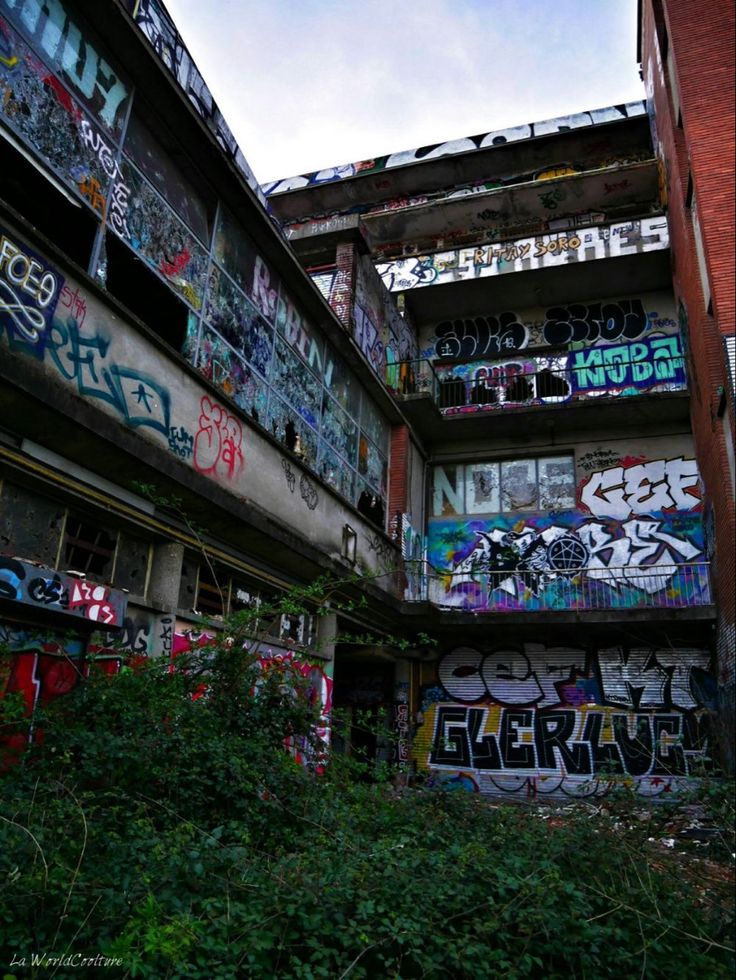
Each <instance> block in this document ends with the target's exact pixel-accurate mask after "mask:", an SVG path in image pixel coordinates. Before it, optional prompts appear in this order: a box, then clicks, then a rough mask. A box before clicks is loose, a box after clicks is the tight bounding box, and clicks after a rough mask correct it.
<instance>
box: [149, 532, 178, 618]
mask: <svg viewBox="0 0 736 980" xmlns="http://www.w3.org/2000/svg"><path fill="white" fill-rule="evenodd" d="M183 563H184V545H183V544H177V543H176V542H175V541H165V542H164V543H163V544H158V545H155V546H154V549H153V561H152V562H151V574H150V576H149V579H148V598H149V599H150V600H151V602H155V603H157V604H160V605H162V606H164V608H165V609H167V610H169V611H170V612H171V613H172V614H175V613H176V610H177V608H178V606H179V583H180V582H181V569H182V565H183Z"/></svg>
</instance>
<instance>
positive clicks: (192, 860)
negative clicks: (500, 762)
mask: <svg viewBox="0 0 736 980" xmlns="http://www.w3.org/2000/svg"><path fill="white" fill-rule="evenodd" d="M291 601H292V603H295V605H294V607H295V608H296V607H298V606H299V602H300V601H301V600H299V601H295V600H291ZM261 615H262V611H261ZM241 626H242V623H241V624H237V623H236V624H230V631H229V634H228V631H226V633H223V634H222V635H223V637H227V636H228V635H229V638H225V639H223V641H222V642H221V643H220V645H219V646H217V647H213V648H212V649H208V650H205V651H199V652H196V653H193V654H192V655H191V656H187V657H185V658H180V659H179V660H178V661H177V669H176V670H175V671H171V670H170V668H169V665H168V664H165V663H163V662H160V661H159V662H156V661H154V662H148V663H143V664H138V665H137V666H135V667H134V668H133V667H126V668H124V669H123V671H122V673H120V674H118V675H117V676H113V677H110V676H107V675H103V674H102V673H96V672H95V671H94V670H93V671H92V673H91V676H90V677H89V679H88V680H86V681H85V682H84V683H80V684H79V685H78V687H77V689H76V691H75V693H73V694H72V695H70V696H68V697H65V698H61V699H59V700H58V701H56V702H55V703H53V704H52V705H51V706H50V708H49V710H48V711H47V712H45V714H44V715H43V717H41V716H40V715H39V716H38V717H37V718H36V719H35V721H34V723H35V724H36V726H37V730H40V731H41V733H42V736H43V737H42V739H37V744H36V745H35V747H34V748H32V749H31V750H30V751H28V752H27V753H25V754H24V757H23V759H22V761H21V762H20V763H19V764H18V765H15V766H13V767H10V768H9V769H8V770H7V771H6V772H5V774H4V775H3V776H0V789H1V793H0V796H1V801H2V802H1V803H0V963H2V964H3V969H2V970H0V975H2V974H3V973H4V974H5V975H6V976H17V977H19V978H20V977H22V976H38V977H42V976H43V977H46V976H51V975H53V976H55V977H59V978H64V977H67V976H69V977H71V976H74V977H79V976H83V975H85V971H84V969H80V968H78V967H76V968H75V967H66V966H63V965H62V966H58V967H55V966H52V967H42V966H41V967H33V966H32V965H31V955H32V954H34V953H35V954H43V953H45V954H47V956H49V957H51V956H60V957H64V956H70V955H73V954H82V955H86V956H94V955H95V954H98V953H99V954H103V955H106V956H108V957H117V958H119V959H120V961H121V963H122V965H121V966H119V967H113V968H108V969H105V970H104V971H103V970H100V969H95V968H92V969H90V970H89V971H88V975H90V976H91V975H95V976H97V975H100V974H102V975H104V976H130V977H150V978H157V980H158V978H164V977H192V978H208V980H209V978H215V977H223V978H233V977H240V976H242V977H255V978H280V977H285V978H287V977H288V978H290V977H298V978H318V977H327V978H336V980H337V978H346V977H350V978H353V980H357V978H383V977H386V978H397V980H398V978H415V977H416V978H420V977H429V978H440V977H442V978H446V977H452V978H468V980H471V978H472V980H476V978H484V977H489V978H495V977H500V976H503V977H508V978H515V977H538V976H545V977H552V978H553V977H566V978H569V977H587V978H598V977H615V978H617V980H618V978H624V977H637V978H638V977H664V976H668V977H669V976H672V975H676V976H678V977H683V978H687V977H703V978H705V977H707V978H715V977H731V976H732V975H733V950H732V946H733V939H732V934H733V921H734V920H733V906H732V884H731V883H730V881H729V871H728V869H729V867H730V868H731V869H732V867H733V863H732V862H733V856H732V850H733V840H732V838H729V839H726V838H724V840H723V841H722V842H721V844H720V845H719V846H721V851H720V852H719V853H718V854H717V855H716V856H717V857H718V859H719V860H718V861H712V860H710V859H708V860H706V859H705V855H703V857H702V858H700V854H697V855H694V856H691V857H690V858H689V859H688V861H687V862H686V863H683V861H682V859H681V856H680V855H679V854H678V853H676V852H675V851H674V850H669V849H668V848H666V847H664V846H662V845H661V843H660V838H661V837H662V835H663V834H664V833H665V828H666V821H667V820H668V819H671V818H672V814H671V812H670V811H666V810H659V811H657V810H656V809H655V810H648V809H646V808H642V807H641V804H640V803H639V804H637V805H636V806H634V804H632V803H628V802H626V801H625V800H622V801H620V802H618V803H608V802H607V803H606V804H605V806H604V807H603V806H597V807H590V806H588V805H585V804H579V805H578V806H576V807H574V808H566V809H565V812H561V811H560V812H557V811H554V810H550V809H547V810H543V811H542V810H539V809H534V808H525V807H513V806H508V805H507V806H498V807H494V806H490V805H489V804H487V803H485V802H482V801H480V800H479V799H478V798H477V797H472V796H470V795H466V794H463V793H446V792H438V791H425V790H421V789H412V788H402V789H397V788H396V787H395V786H394V784H393V783H392V782H390V781H387V780H383V779H381V778H379V774H377V773H376V772H375V770H373V769H371V768H369V767H367V766H365V765H361V764H360V763H359V762H356V761H355V760H353V761H350V760H345V759H341V758H335V759H332V760H330V762H329V765H328V766H327V769H326V772H325V773H324V775H321V776H315V775H314V774H312V773H310V772H309V771H308V769H307V768H305V767H304V766H302V765H300V764H298V763H297V762H296V761H295V760H294V758H293V757H292V755H291V754H289V753H288V752H287V751H285V749H284V741H285V740H288V739H290V740H291V741H292V743H293V741H294V740H295V739H302V740H304V741H305V742H306V743H309V742H311V757H312V758H313V759H316V760H319V756H320V753H321V752H322V749H323V746H322V745H321V744H320V743H319V740H317V739H316V737H315V735H314V727H315V721H316V714H315V713H316V710H317V709H316V707H315V706H313V705H310V704H309V699H308V698H306V697H304V696H301V694H300V687H301V685H303V684H304V681H303V679H302V678H301V676H300V675H299V674H298V672H297V673H291V672H290V671H289V669H288V665H282V667H281V668H280V669H279V670H270V671H265V672H264V671H263V670H262V669H261V668H260V667H259V666H258V663H257V653H256V652H255V651H254V650H251V651H250V652H248V651H246V650H244V649H243V645H242V643H241V637H240V635H239V633H238V632H237V631H238V629H240V628H241ZM203 685H204V687H203ZM203 690H204V694H203ZM5 708H6V717H5V720H4V724H5V726H6V727H5V728H4V729H0V734H1V733H2V732H3V731H4V732H6V733H7V732H8V731H17V730H18V728H19V726H22V725H24V724H27V720H24V719H22V717H21V716H20V715H19V714H18V713H17V705H15V706H14V704H13V701H12V699H10V700H9V701H8V702H7V704H6V705H5ZM14 712H15V713H14ZM0 724H3V720H2V718H0ZM309 754H310V752H309V751H307V755H309ZM711 785H712V787H713V788H712V793H713V800H712V801H711V802H710V803H709V806H711V804H712V803H715V804H717V806H718V807H720V808H721V809H720V811H719V812H718V814H717V825H718V826H722V827H728V826H729V823H728V821H729V820H730V821H732V820H733V808H732V801H730V800H729V797H728V794H727V792H726V790H725V789H724V784H723V783H713V784H711ZM729 807H730V813H729ZM711 809H712V807H711ZM716 868H717V869H718V871H717V872H716V871H715V870H714V869H716ZM20 958H25V959H26V966H25V967H23V966H22V965H20V966H19V965H18V961H19V959H20ZM14 961H15V964H16V965H15V966H11V964H12V963H13V962H14Z"/></svg>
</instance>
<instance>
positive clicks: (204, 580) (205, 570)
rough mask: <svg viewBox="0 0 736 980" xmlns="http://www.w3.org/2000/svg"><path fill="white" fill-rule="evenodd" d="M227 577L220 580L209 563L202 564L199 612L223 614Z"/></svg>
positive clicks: (198, 595) (197, 603) (198, 598)
mask: <svg viewBox="0 0 736 980" xmlns="http://www.w3.org/2000/svg"><path fill="white" fill-rule="evenodd" d="M226 586H227V579H223V581H222V582H220V581H219V580H218V578H217V577H216V576H215V573H214V571H213V569H212V568H210V566H209V565H200V567H199V582H198V585H197V602H196V609H197V612H200V613H203V614H204V615H206V616H222V615H223V612H224V610H225V602H224V589H225V587H226Z"/></svg>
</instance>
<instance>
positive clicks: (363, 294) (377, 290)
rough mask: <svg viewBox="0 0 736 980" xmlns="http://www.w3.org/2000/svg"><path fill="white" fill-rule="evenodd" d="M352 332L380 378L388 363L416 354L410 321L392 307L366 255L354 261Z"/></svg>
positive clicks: (389, 297) (394, 306) (388, 367)
mask: <svg viewBox="0 0 736 980" xmlns="http://www.w3.org/2000/svg"><path fill="white" fill-rule="evenodd" d="M353 331H354V336H355V341H356V343H357V344H358V346H359V347H360V349H361V350H362V351H363V353H364V354H365V356H366V359H367V360H368V362H369V363H370V364H371V366H372V367H373V370H374V371H375V372H376V374H378V375H379V376H380V377H381V378H385V377H386V371H387V369H388V370H389V371H391V370H392V368H391V365H394V364H396V363H398V362H399V361H407V360H410V359H411V358H413V357H416V353H417V343H416V336H415V332H414V329H413V327H412V324H411V322H410V320H409V319H407V318H406V317H404V316H401V314H400V313H399V312H398V310H397V309H396V304H395V303H394V301H393V299H392V298H391V296H390V295H389V294H388V292H387V291H386V287H385V286H384V285H383V283H382V282H381V279H380V277H379V276H378V274H377V273H376V271H375V269H374V267H373V263H372V262H371V260H370V257H369V256H367V255H363V256H359V257H358V261H357V268H356V277H355V306H354V323H353ZM394 370H395V369H394Z"/></svg>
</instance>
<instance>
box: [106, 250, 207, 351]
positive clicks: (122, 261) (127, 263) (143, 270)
mask: <svg viewBox="0 0 736 980" xmlns="http://www.w3.org/2000/svg"><path fill="white" fill-rule="evenodd" d="M105 242H106V246H105V247H106V254H107V283H106V284H107V289H108V291H109V292H110V293H112V295H113V296H114V297H115V298H116V299H119V300H120V302H121V303H123V304H124V305H125V306H127V308H128V309H129V310H130V311H131V313H134V314H135V315H136V316H137V317H139V318H140V319H141V320H143V322H144V323H147V324H148V325H149V326H150V327H151V329H152V330H153V331H154V332H155V333H157V334H158V335H159V337H161V339H162V340H165V341H166V343H167V344H170V345H171V346H172V347H173V348H174V350H177V351H181V349H182V347H183V346H184V340H185V338H186V335H187V319H188V311H187V307H186V306H185V305H184V303H182V302H181V301H180V300H179V299H177V297H176V295H175V294H174V293H173V292H172V291H171V289H170V288H169V287H168V286H167V285H166V284H165V283H163V282H162V281H161V280H160V279H159V278H158V276H157V275H156V273H155V272H153V270H151V269H150V268H149V267H148V266H147V265H146V263H145V262H143V261H142V260H141V259H139V258H138V257H137V256H136V255H135V253H134V252H133V251H132V250H131V249H129V248H128V247H127V245H124V244H123V242H121V241H120V239H119V238H118V237H117V236H116V235H113V234H110V233H108V234H107V237H106V239H105Z"/></svg>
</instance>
